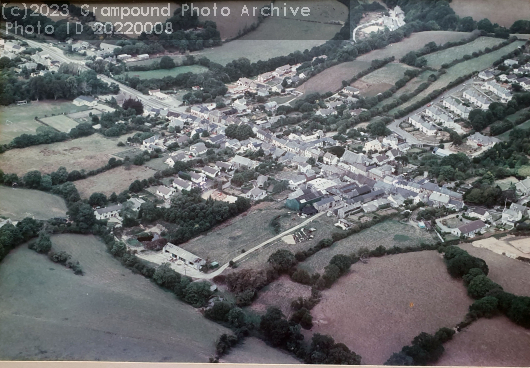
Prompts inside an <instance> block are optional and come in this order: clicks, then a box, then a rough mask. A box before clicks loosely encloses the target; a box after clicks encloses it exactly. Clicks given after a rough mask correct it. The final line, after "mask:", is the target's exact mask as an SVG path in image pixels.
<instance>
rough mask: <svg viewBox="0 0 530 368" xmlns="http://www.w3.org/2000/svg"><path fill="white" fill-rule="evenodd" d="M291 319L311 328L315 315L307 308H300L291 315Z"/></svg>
mask: <svg viewBox="0 0 530 368" xmlns="http://www.w3.org/2000/svg"><path fill="white" fill-rule="evenodd" d="M291 321H293V322H295V323H298V324H300V326H302V328H304V329H306V330H310V329H311V328H312V327H313V317H312V316H311V312H310V311H309V310H308V309H306V308H300V309H299V310H297V311H296V312H294V313H293V314H292V316H291Z"/></svg>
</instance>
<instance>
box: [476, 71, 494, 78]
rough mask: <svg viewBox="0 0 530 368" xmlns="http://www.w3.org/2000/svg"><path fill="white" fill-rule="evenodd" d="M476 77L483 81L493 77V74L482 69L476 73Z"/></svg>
mask: <svg viewBox="0 0 530 368" xmlns="http://www.w3.org/2000/svg"><path fill="white" fill-rule="evenodd" d="M478 77H479V78H480V79H482V80H483V81H489V80H491V79H493V78H494V77H495V74H493V72H492V71H490V70H484V71H481V72H480V73H478Z"/></svg>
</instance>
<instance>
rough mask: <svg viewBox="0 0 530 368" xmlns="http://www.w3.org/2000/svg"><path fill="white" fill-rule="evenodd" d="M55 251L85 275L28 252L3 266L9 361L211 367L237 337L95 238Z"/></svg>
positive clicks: (62, 240)
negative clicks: (219, 349) (220, 349)
mask: <svg viewBox="0 0 530 368" xmlns="http://www.w3.org/2000/svg"><path fill="white" fill-rule="evenodd" d="M52 243H53V248H54V249H56V250H58V251H61V250H64V251H66V252H68V253H70V254H71V255H72V259H75V260H77V261H79V262H80V265H81V267H82V268H83V271H84V273H85V275H84V276H77V275H75V274H74V273H73V272H72V271H71V270H69V269H67V268H66V267H63V266H61V265H58V264H54V263H52V262H51V261H50V260H48V259H47V258H46V256H43V255H41V254H37V253H36V252H34V251H32V250H29V249H28V248H27V245H21V246H20V247H18V248H17V249H15V250H14V251H12V252H11V253H10V254H9V255H8V256H7V257H6V258H5V259H4V261H3V262H2V265H1V267H0V295H2V296H3V297H2V298H1V300H0V357H1V359H7V360H103V361H154V362H161V361H175V362H197V363H198V362H205V361H208V358H209V357H210V356H213V355H214V354H215V341H216V339H217V338H218V337H219V336H220V335H221V334H223V333H230V330H229V329H227V328H224V327H222V326H220V325H219V324H216V323H214V322H211V321H209V320H207V319H206V318H204V317H203V316H202V315H201V314H200V313H199V312H198V311H197V310H196V309H194V308H192V307H191V306H189V305H187V304H184V303H183V302H180V301H179V300H177V299H176V297H175V296H174V295H173V294H172V293H169V292H165V291H163V290H162V289H160V288H159V287H158V286H157V285H156V284H155V283H154V282H151V281H150V280H148V279H146V278H144V277H143V276H141V275H139V274H135V273H133V272H131V271H130V270H128V269H126V268H125V267H124V266H122V265H121V263H120V262H119V261H118V260H116V259H114V258H112V256H111V255H110V254H109V253H108V251H107V249H106V247H105V245H104V244H103V243H101V242H99V241H98V240H97V239H96V238H95V237H93V236H83V235H73V234H68V235H56V236H53V237H52Z"/></svg>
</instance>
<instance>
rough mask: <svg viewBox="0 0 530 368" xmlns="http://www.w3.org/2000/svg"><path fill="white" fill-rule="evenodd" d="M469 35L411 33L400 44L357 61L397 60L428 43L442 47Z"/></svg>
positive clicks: (378, 50) (368, 54)
mask: <svg viewBox="0 0 530 368" xmlns="http://www.w3.org/2000/svg"><path fill="white" fill-rule="evenodd" d="M469 35H470V34H469V33H466V32H451V31H428V32H418V33H413V34H412V35H411V36H410V37H409V38H404V39H403V40H402V41H401V42H398V43H393V44H390V45H388V46H386V47H385V48H384V49H377V50H374V51H372V52H369V53H367V54H364V55H361V56H359V57H358V58H357V59H358V60H364V61H372V60H374V59H384V58H387V57H391V56H394V57H395V58H396V60H399V59H400V58H402V57H403V56H405V55H406V54H407V53H409V52H410V51H416V50H419V49H421V48H422V47H423V46H425V45H426V44H427V43H429V42H436V44H437V45H442V44H444V43H446V42H455V41H460V40H463V39H466V38H469Z"/></svg>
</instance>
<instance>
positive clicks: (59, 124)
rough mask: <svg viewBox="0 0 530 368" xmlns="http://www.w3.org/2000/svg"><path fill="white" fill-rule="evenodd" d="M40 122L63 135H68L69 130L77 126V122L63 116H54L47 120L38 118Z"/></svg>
mask: <svg viewBox="0 0 530 368" xmlns="http://www.w3.org/2000/svg"><path fill="white" fill-rule="evenodd" d="M40 121H42V122H43V123H44V124H46V125H48V126H51V127H52V128H54V129H56V130H58V131H60V132H65V133H69V132H70V130H72V129H73V128H75V127H76V126H77V121H75V120H74V119H71V118H69V117H68V116H65V115H56V116H50V117H47V118H40Z"/></svg>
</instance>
